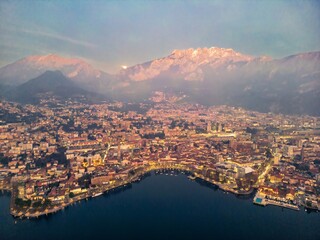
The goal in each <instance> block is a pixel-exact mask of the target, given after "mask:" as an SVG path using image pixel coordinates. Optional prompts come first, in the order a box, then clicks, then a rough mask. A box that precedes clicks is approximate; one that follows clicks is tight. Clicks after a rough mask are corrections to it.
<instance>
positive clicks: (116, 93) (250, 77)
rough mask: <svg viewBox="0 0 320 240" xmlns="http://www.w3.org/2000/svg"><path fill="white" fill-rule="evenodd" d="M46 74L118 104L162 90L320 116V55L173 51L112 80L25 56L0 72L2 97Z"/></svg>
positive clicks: (75, 62)
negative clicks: (102, 95)
mask: <svg viewBox="0 0 320 240" xmlns="http://www.w3.org/2000/svg"><path fill="white" fill-rule="evenodd" d="M46 71H60V72H61V73H62V74H63V75H64V76H65V80H64V81H70V82H71V83H73V84H74V86H69V85H68V86H69V87H71V88H77V91H76V92H79V91H78V90H79V89H83V90H84V91H86V93H87V92H97V93H99V94H104V95H105V96H108V97H110V98H111V99H116V100H124V101H146V100H148V99H149V98H150V97H151V96H152V95H153V94H154V92H156V91H157V92H158V91H161V92H164V93H170V94H174V93H176V94H181V93H183V95H184V96H187V97H186V98H185V99H184V100H183V101H192V102H198V103H201V104H206V105H217V104H228V105H234V106H241V107H246V108H249V109H253V110H258V111H263V112H268V111H272V112H277V113H278V112H281V113H286V114H310V115H320V52H308V53H300V54H296V55H292V56H288V57H284V58H281V59H272V58H270V57H266V56H262V57H255V56H249V55H245V54H242V53H239V52H236V51H234V50H233V49H224V48H217V47H212V48H198V49H185V50H174V51H173V52H172V53H171V54H170V55H168V56H166V57H163V58H159V59H155V60H152V61H149V62H145V63H142V64H137V65H134V66H131V67H128V68H127V69H123V70H121V71H120V72H119V73H117V74H113V75H111V74H108V73H105V72H103V71H101V70H98V69H95V68H94V67H92V66H91V65H90V64H88V63H86V62H85V61H83V60H79V59H73V58H64V57H60V56H58V55H53V54H50V55H46V56H29V57H26V58H23V59H21V60H18V61H16V62H14V63H11V64H9V65H7V66H4V67H2V68H0V85H1V89H4V90H3V91H2V92H6V94H4V93H1V94H2V95H4V96H10V94H11V95H14V96H15V97H14V98H15V99H18V97H17V96H18V95H19V94H18V92H19V91H18V90H13V89H20V90H21V88H22V89H23V88H24V87H25V85H23V84H26V83H27V82H28V81H30V80H31V79H35V78H37V77H39V76H40V75H41V74H44V73H45V72H46ZM54 74H57V73H54ZM45 77H46V75H45V76H44V77H43V76H42V77H41V79H44V78H45ZM60 78H61V76H60ZM39 81H40V80H37V82H38V83H39ZM41 81H43V82H45V81H44V80H41ZM33 82H34V80H33ZM43 84H44V83H43ZM78 88H79V89H78ZM7 89H11V90H10V91H11V92H10V91H9V90H7ZM14 91H16V93H15V94H13V92H14ZM55 94H57V92H55ZM11 99H13V98H12V97H11Z"/></svg>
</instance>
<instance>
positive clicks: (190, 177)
mask: <svg viewBox="0 0 320 240" xmlns="http://www.w3.org/2000/svg"><path fill="white" fill-rule="evenodd" d="M188 178H189V179H190V180H195V179H196V177H194V176H188Z"/></svg>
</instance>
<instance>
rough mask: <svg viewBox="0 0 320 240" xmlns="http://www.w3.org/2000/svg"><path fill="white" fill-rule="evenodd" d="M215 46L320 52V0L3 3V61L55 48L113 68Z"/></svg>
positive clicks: (264, 51) (267, 51)
mask: <svg viewBox="0 0 320 240" xmlns="http://www.w3.org/2000/svg"><path fill="white" fill-rule="evenodd" d="M212 46H217V47H225V48H233V49H234V50H236V51H239V52H242V53H245V54H250V55H268V56H272V57H283V56H286V55H290V54H294V53H298V52H305V51H319V50H320V1H317V0H315V1H306V0H304V1H302V0H301V1H295V0H287V1H280V0H265V1H264V0H260V1H249V0H247V1H246V0H242V1H240V0H239V1H231V0H228V1H223V0H221V1H213V0H210V1H174V0H167V1H164V0H163V1H160V0H158V1H150V0H149V1H137V0H135V1H102V0H100V1H81V0H74V1H71V0H64V1H62V0H61V1H57V0H55V1H50V0H46V1H35V0H34V1H28V0H24V1H10V0H0V66H3V65H5V64H8V63H10V62H13V61H15V60H17V59H19V58H22V57H25V56H28V55H35V54H37V55H42V54H48V53H56V54H60V55H62V56H66V57H79V58H82V59H84V60H87V61H89V62H90V63H92V64H93V65H94V66H96V67H97V68H100V69H102V70H105V71H107V72H111V73H112V72H113V73H114V72H116V71H118V70H119V69H120V66H121V65H129V66H130V65H134V64H136V63H142V62H145V61H148V60H151V59H155V58H160V57H164V56H166V55H168V54H169V53H170V52H171V51H172V50H173V49H184V48H198V47H212Z"/></svg>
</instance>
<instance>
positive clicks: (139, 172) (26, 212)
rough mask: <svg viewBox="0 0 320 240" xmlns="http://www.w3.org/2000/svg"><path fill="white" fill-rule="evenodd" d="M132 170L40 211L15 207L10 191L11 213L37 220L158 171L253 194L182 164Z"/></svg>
mask: <svg viewBox="0 0 320 240" xmlns="http://www.w3.org/2000/svg"><path fill="white" fill-rule="evenodd" d="M132 170H134V171H136V173H135V174H134V175H133V176H130V177H128V178H127V179H125V180H120V181H119V180H118V181H116V182H115V183H114V184H110V185H109V184H108V185H102V186H100V187H98V188H96V189H95V190H94V191H92V192H86V193H84V194H80V195H78V196H75V197H73V198H70V199H69V200H68V201H67V202H66V201H65V202H63V203H60V204H57V205H54V206H51V207H47V208H45V209H42V210H39V209H34V208H32V207H28V208H25V209H18V208H17V206H16V205H15V202H14V199H15V195H16V194H15V191H14V190H12V189H10V190H11V192H12V195H11V203H10V205H11V206H10V213H11V215H12V216H14V217H18V218H24V217H26V218H37V217H40V216H42V215H48V214H52V213H55V212H58V211H60V210H62V209H64V208H65V207H67V206H70V205H73V204H75V203H76V202H78V201H81V200H84V199H88V198H90V197H94V195H95V194H96V193H106V192H109V191H112V190H114V189H116V188H121V187H125V186H127V185H128V184H131V183H132V182H136V181H139V180H140V178H141V177H142V176H144V175H145V174H147V173H149V172H151V171H157V170H178V171H181V172H188V173H190V174H192V175H194V176H195V178H199V179H201V180H203V181H206V182H208V183H210V184H214V185H216V186H217V187H219V188H220V189H221V190H223V191H228V192H231V193H234V194H241V195H246V194H250V193H252V191H253V189H252V188H251V189H248V190H247V191H239V190H236V189H233V188H231V187H230V186H228V185H226V184H221V183H219V182H216V181H214V180H212V179H209V178H207V177H205V176H203V175H202V174H200V173H199V171H197V169H195V168H192V167H189V166H186V165H181V164H175V163H169V164H168V163H166V164H156V165H148V166H145V167H144V168H142V169H141V167H140V169H139V168H138V167H137V168H133V169H132Z"/></svg>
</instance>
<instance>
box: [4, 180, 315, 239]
mask: <svg viewBox="0 0 320 240" xmlns="http://www.w3.org/2000/svg"><path fill="white" fill-rule="evenodd" d="M9 201H10V195H9V194H2V195H1V196H0V239H2V240H5V239H35V240H36V239H41V240H42V239H96V238H101V239H255V240H260V239H268V240H270V239H271V240H276V239H290V240H295V239H297V240H298V239H299V240H307V239H316V240H319V239H320V213H306V212H305V211H303V210H301V211H299V212H297V211H293V210H288V209H281V208H279V207H272V206H268V207H259V206H256V205H253V204H252V198H250V199H239V198H237V197H236V196H235V195H232V194H226V193H224V192H222V191H220V190H215V189H213V188H210V187H207V186H203V185H201V184H199V183H197V182H194V181H190V180H189V179H188V178H187V177H186V176H185V175H182V174H180V175H178V176H170V175H169V176H166V175H154V174H152V176H151V177H147V178H146V179H144V180H143V181H141V182H140V183H134V184H132V188H130V189H127V190H125V191H122V192H119V193H113V194H108V195H103V196H100V197H97V198H94V199H91V200H88V201H82V202H81V203H78V204H75V205H73V206H70V207H68V208H67V209H65V210H64V211H61V212H58V213H56V214H53V215H50V216H48V217H41V218H39V219H36V220H27V219H25V220H16V219H14V218H12V217H11V216H10V214H9ZM15 221H16V223H15Z"/></svg>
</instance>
